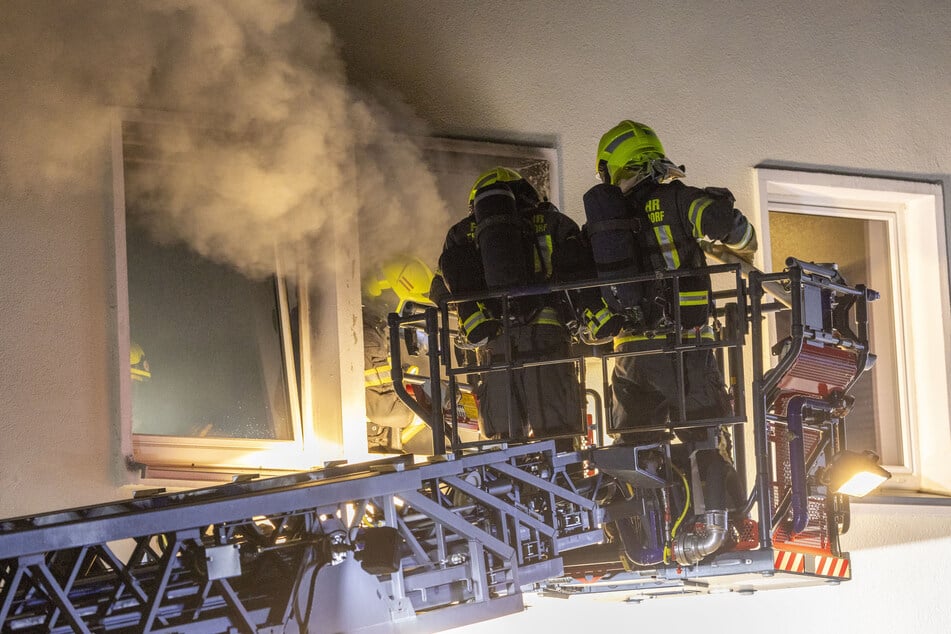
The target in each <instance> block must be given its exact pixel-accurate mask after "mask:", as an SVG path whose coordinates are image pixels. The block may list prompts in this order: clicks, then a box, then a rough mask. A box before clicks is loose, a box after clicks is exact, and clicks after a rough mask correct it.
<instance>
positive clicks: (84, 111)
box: [0, 0, 448, 276]
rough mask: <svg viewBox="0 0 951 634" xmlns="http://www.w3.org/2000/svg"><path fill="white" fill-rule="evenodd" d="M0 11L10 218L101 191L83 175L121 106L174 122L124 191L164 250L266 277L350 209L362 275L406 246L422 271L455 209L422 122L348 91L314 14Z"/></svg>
mask: <svg viewBox="0 0 951 634" xmlns="http://www.w3.org/2000/svg"><path fill="white" fill-rule="evenodd" d="M4 14H5V15H4V18H3V21H2V25H0V78H2V83H0V102H2V106H0V108H2V122H0V179H2V182H3V184H2V185H0V188H2V190H0V199H3V200H7V201H12V200H16V201H17V207H18V208H17V210H12V209H5V210H3V213H4V214H6V213H23V212H24V210H23V209H22V207H23V206H24V205H27V206H29V205H30V204H35V205H40V204H41V203H40V202H39V201H40V199H44V198H45V199H49V198H50V197H52V196H55V195H56V192H59V195H60V196H65V197H66V200H63V201H62V204H64V205H69V204H71V203H70V200H69V198H70V197H72V198H75V199H77V200H78V199H81V198H82V197H83V195H84V193H88V191H89V190H92V186H95V187H101V183H99V182H94V183H89V179H90V174H91V171H90V165H96V164H98V165H101V164H102V162H103V157H106V159H107V160H108V153H107V148H108V143H109V130H110V128H109V125H110V121H111V117H112V116H114V114H113V113H114V112H115V110H114V108H116V107H119V108H125V109H134V110H135V111H136V113H137V114H135V115H128V116H129V117H131V118H137V117H139V116H144V118H145V119H147V120H152V119H163V120H165V121H170V122H173V124H172V125H163V126H161V127H160V129H161V133H160V134H158V135H157V136H155V137H154V138H152V139H151V140H150V141H149V143H151V144H153V145H154V146H155V147H152V148H150V151H151V152H152V153H153V156H152V158H156V159H158V160H155V161H154V162H151V163H147V164H144V167H143V168H142V169H137V170H135V171H134V172H133V174H132V176H133V178H132V179H131V180H128V181H127V185H128V186H129V196H130V200H133V199H135V200H137V201H138V206H139V207H140V209H139V210H138V211H137V213H142V214H144V216H143V217H144V218H145V221H146V224H147V225H148V226H149V228H150V229H151V230H152V232H153V234H154V236H155V237H156V238H157V239H159V240H164V241H184V242H186V243H187V244H188V245H189V246H190V247H191V248H192V249H194V250H195V251H197V252H198V253H200V254H202V255H204V256H206V257H209V258H212V259H214V260H216V261H219V262H224V263H228V264H230V265H232V266H234V267H236V268H238V269H240V270H241V271H243V272H245V273H247V274H249V275H252V276H261V275H266V274H268V273H270V272H272V271H273V266H274V264H273V261H274V260H273V253H274V249H275V247H276V248H278V249H284V248H307V247H308V245H310V244H311V243H312V239H313V238H314V237H315V236H320V235H321V234H322V233H325V232H326V231H327V229H328V224H327V223H328V222H329V221H331V220H332V219H334V218H335V217H342V218H353V217H357V216H359V217H361V218H362V219H363V222H362V223H361V225H362V227H363V235H362V236H361V242H362V244H361V252H362V253H363V254H364V255H365V256H367V257H365V258H364V260H365V262H364V264H365V266H372V265H374V264H375V263H377V261H379V260H380V259H382V258H385V257H387V256H388V255H390V254H394V253H401V252H414V253H417V254H418V255H421V256H423V257H424V259H426V260H427V261H429V262H430V263H431V262H432V258H433V254H434V253H435V252H437V251H438V248H439V246H440V245H441V240H442V237H443V236H444V231H445V228H446V225H447V222H448V220H447V217H448V216H447V212H446V209H445V205H444V203H443V202H442V200H441V199H440V198H439V195H438V192H437V189H436V185H435V179H434V178H433V176H432V175H431V174H430V173H429V171H428V170H427V168H426V166H425V164H424V161H423V158H422V154H421V152H420V150H419V149H418V148H417V147H416V146H415V145H414V144H413V143H412V140H411V139H412V136H413V135H417V134H419V133H420V132H421V127H420V124H419V122H417V121H412V120H408V119H406V118H405V117H404V116H402V115H403V114H405V109H403V112H402V113H401V116H400V120H399V121H396V120H395V117H393V116H390V115H389V114H388V111H387V109H386V108H385V107H384V106H382V105H381V104H378V103H374V102H373V101H372V100H371V99H369V98H368V97H366V96H364V95H361V94H359V93H358V92H357V91H356V90H354V89H353V88H351V87H350V86H349V85H348V82H347V78H346V71H345V68H344V65H343V63H342V61H341V59H340V57H339V55H338V51H337V47H336V43H335V41H334V37H333V34H332V32H331V31H330V29H329V27H327V25H326V24H324V23H323V22H321V21H320V19H319V16H317V15H316V14H315V13H314V11H313V9H308V8H305V7H303V6H302V5H301V4H300V3H299V2H297V1H296V0H253V1H250V0H148V1H143V2H137V1H127V0H122V1H120V0H89V1H64V0H55V1H54V0H20V1H13V2H6V3H4ZM141 113H145V114H144V115H143V114H141ZM158 114H161V116H158ZM98 172H99V173H98V174H96V173H95V172H93V173H94V176H93V177H94V178H101V177H102V175H103V174H106V175H108V173H109V172H108V165H102V166H101V168H100V169H99V170H98ZM8 204H9V203H8ZM5 206H6V205H5ZM356 241H357V236H356V235H354V236H353V243H354V245H355V244H356ZM375 260H376V261H375Z"/></svg>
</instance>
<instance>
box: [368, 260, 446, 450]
mask: <svg viewBox="0 0 951 634" xmlns="http://www.w3.org/2000/svg"><path fill="white" fill-rule="evenodd" d="M432 279H433V273H432V271H431V270H430V268H429V267H428V266H427V265H426V264H425V263H424V262H423V261H422V260H420V259H419V258H416V257H402V256H400V257H396V258H393V259H391V260H390V261H388V262H387V263H385V264H384V265H383V266H382V267H381V269H380V271H379V272H378V274H377V275H376V276H375V277H374V278H372V279H370V280H369V281H368V282H366V283H365V284H364V293H363V295H364V297H363V351H364V387H365V388H366V408H367V442H368V445H369V447H370V449H371V450H372V451H381V452H386V453H389V452H400V451H403V450H404V447H403V442H402V440H401V431H402V430H405V429H406V428H407V427H409V426H410V425H411V424H412V423H413V419H414V414H413V412H412V410H410V409H409V408H408V407H407V406H406V405H404V404H403V402H402V401H400V399H399V397H398V396H397V395H396V390H395V389H394V388H393V379H392V377H391V375H390V369H391V361H390V339H389V328H388V326H387V315H388V314H389V313H391V312H397V313H402V312H403V311H405V310H411V309H412V307H413V306H414V305H415V306H432V302H430V301H429V297H428V295H429V289H430V286H431V284H432ZM414 370H415V368H412V367H404V368H403V371H404V373H408V374H412V373H414ZM420 424H422V423H420Z"/></svg>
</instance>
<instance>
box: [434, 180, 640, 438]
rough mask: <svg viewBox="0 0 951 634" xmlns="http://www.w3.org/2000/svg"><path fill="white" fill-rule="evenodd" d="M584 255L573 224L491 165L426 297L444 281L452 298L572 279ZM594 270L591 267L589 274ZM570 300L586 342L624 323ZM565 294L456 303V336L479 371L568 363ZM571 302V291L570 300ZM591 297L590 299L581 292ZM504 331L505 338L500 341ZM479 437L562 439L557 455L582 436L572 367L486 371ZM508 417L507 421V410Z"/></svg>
mask: <svg viewBox="0 0 951 634" xmlns="http://www.w3.org/2000/svg"><path fill="white" fill-rule="evenodd" d="M587 253H589V251H588V250H587V249H586V247H585V244H584V242H583V240H582V234H581V231H580V229H579V228H578V225H577V224H576V223H575V222H574V221H573V220H571V219H570V218H569V217H568V216H566V215H564V214H562V213H561V212H560V211H559V210H558V209H557V208H556V207H555V206H554V205H552V204H551V203H550V202H548V201H547V200H542V199H541V197H540V196H539V194H538V192H537V191H536V190H535V188H534V187H533V186H532V185H531V184H530V183H529V182H528V181H527V180H525V179H524V178H523V177H522V175H521V174H519V173H518V172H517V171H515V170H512V169H508V168H505V167H495V168H492V169H490V170H488V171H486V172H484V173H483V174H481V175H480V176H479V177H478V178H477V179H476V181H475V183H474V184H473V186H472V188H471V190H470V192H469V215H468V216H467V217H466V218H464V219H462V220H461V221H459V222H458V223H456V224H455V225H454V226H453V227H451V228H450V230H449V232H448V234H447V236H446V241H445V244H444V247H443V252H442V255H441V256H440V258H439V271H440V276H441V277H439V278H437V282H436V285H435V286H434V292H433V293H431V297H432V298H433V299H434V300H436V301H438V300H439V299H440V297H439V296H441V295H442V291H439V290H435V289H436V288H438V287H440V286H441V285H442V284H443V283H445V287H446V289H447V290H448V291H449V292H451V293H454V294H460V293H462V294H465V293H470V294H471V293H476V292H479V291H498V292H500V293H501V292H503V291H506V290H511V289H513V288H522V287H526V286H533V285H542V284H546V283H558V282H566V281H575V280H576V279H577V278H578V275H579V270H582V269H583V266H582V265H581V263H583V262H584V261H585V257H586V254H587ZM591 269H592V271H593V262H592V267H591ZM595 295H597V297H596V301H594V302H590V301H589V302H588V303H587V304H584V302H583V301H582V300H580V299H578V300H577V303H578V304H579V306H580V305H582V304H584V306H583V307H582V308H581V309H580V312H581V318H582V320H583V321H584V322H585V325H586V327H587V328H588V329H589V331H590V332H591V334H592V336H595V337H604V336H606V335H607V336H613V334H614V333H616V332H618V331H619V330H620V326H621V323H622V320H621V319H620V317H619V316H616V315H613V314H612V313H611V312H610V311H609V310H608V309H607V306H606V304H605V303H604V301H603V300H602V299H601V297H600V296H599V295H598V294H597V293H595ZM566 297H567V296H566V295H565V294H564V293H561V294H557V293H550V294H545V295H533V296H527V297H518V298H514V299H511V300H510V301H509V302H508V309H507V317H508V320H509V322H508V324H507V325H508V328H507V329H503V327H502V320H503V319H504V318H505V317H506V310H505V308H504V306H503V303H502V302H501V301H500V300H496V299H492V300H487V301H479V302H466V303H462V304H460V305H458V306H456V309H457V313H458V317H459V329H460V336H461V337H462V338H463V339H464V340H465V341H466V342H467V344H468V345H469V346H470V347H473V348H476V350H477V357H478V359H479V363H480V365H482V364H487V363H489V362H491V363H493V364H498V363H502V362H504V361H505V360H506V354H507V353H508V354H510V355H511V358H512V359H513V360H517V361H539V360H550V359H559V358H560V359H565V358H568V357H569V343H570V337H569V331H568V329H567V328H566V324H567V323H568V322H570V321H574V320H575V318H576V315H575V312H574V308H573V307H572V305H571V304H570V303H569V302H568V301H567V300H566ZM577 297H578V295H577V294H576V298H577ZM586 297H587V298H590V293H589V294H588V295H586ZM503 332H504V333H505V334H504V335H503ZM475 393H476V395H477V397H478V400H479V418H480V424H481V427H482V430H481V431H482V433H483V435H485V436H486V437H488V438H513V439H519V438H526V437H528V436H534V437H536V438H542V437H552V436H563V438H561V439H560V440H558V441H557V443H556V445H557V447H558V449H559V450H567V449H570V448H571V446H572V440H571V438H565V437H566V436H568V435H570V434H580V433H581V432H582V428H581V419H582V416H581V414H582V401H581V389H580V384H579V381H578V376H577V372H576V368H575V364H574V362H570V361H569V362H564V363H556V364H548V365H538V366H533V367H528V368H522V369H518V370H514V371H512V372H511V374H510V373H509V372H507V371H504V370H496V371H490V372H485V373H484V374H483V375H482V376H481V381H479V382H478V383H477V384H476V388H475ZM510 405H511V411H512V412H513V413H514V417H513V419H512V420H509V418H510V417H509V412H510V409H509V407H510Z"/></svg>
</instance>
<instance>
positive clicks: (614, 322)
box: [584, 300, 625, 341]
mask: <svg viewBox="0 0 951 634" xmlns="http://www.w3.org/2000/svg"><path fill="white" fill-rule="evenodd" d="M602 302H603V300H602ZM584 323H585V326H587V328H588V332H590V333H591V337H592V338H593V339H594V340H596V341H597V340H603V339H610V338H613V337H615V336H616V335H617V334H618V333H619V332H621V330H623V329H624V324H625V319H624V317H623V316H621V315H618V314H617V313H615V312H614V311H612V310H611V309H610V308H608V306H607V304H603V305H602V307H601V309H600V310H598V311H597V312H593V311H591V310H589V309H585V311H584Z"/></svg>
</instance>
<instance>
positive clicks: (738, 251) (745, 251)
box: [724, 225, 759, 264]
mask: <svg viewBox="0 0 951 634" xmlns="http://www.w3.org/2000/svg"><path fill="white" fill-rule="evenodd" d="M724 246H726V248H727V249H729V250H730V251H732V252H733V254H735V255H736V256H737V257H738V258H740V259H741V260H743V261H744V262H746V263H748V264H753V255H754V254H755V253H756V249H757V248H759V243H758V242H757V241H756V231H755V230H754V229H753V225H749V228H748V231H747V235H745V236H744V239H743V240H741V241H740V242H738V243H736V244H727V245H724Z"/></svg>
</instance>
